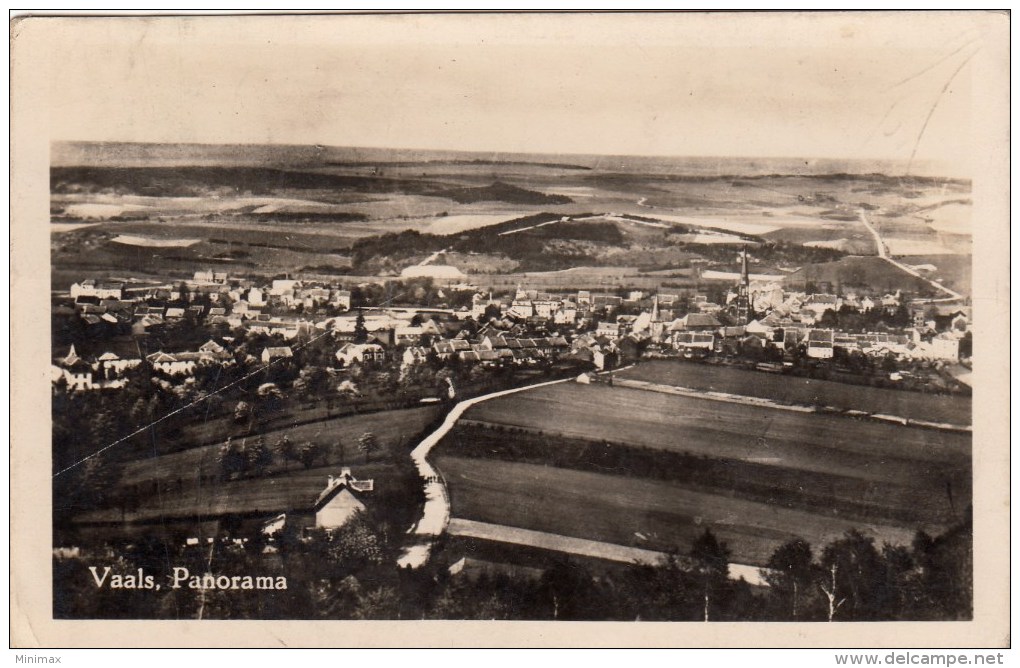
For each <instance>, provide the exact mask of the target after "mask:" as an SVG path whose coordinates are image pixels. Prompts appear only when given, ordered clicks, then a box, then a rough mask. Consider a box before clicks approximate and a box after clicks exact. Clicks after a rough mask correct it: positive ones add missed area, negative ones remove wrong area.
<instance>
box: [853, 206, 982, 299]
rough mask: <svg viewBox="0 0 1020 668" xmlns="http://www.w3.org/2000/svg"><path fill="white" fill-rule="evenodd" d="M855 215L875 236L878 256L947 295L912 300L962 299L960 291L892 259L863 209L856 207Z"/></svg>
mask: <svg viewBox="0 0 1020 668" xmlns="http://www.w3.org/2000/svg"><path fill="white" fill-rule="evenodd" d="M857 215H858V216H859V217H860V219H861V223H862V224H863V225H864V227H865V228H867V230H868V232H870V233H871V236H873V237H874V238H875V247H876V248H877V249H878V257H880V258H882V259H883V260H885V261H886V262H888V263H889V264H891V265H893V266H894V267H897V268H898V269H902V270H903V271H905V272H907V273H908V274H910V275H911V276H916V277H917V278H920V279H921V280H922V281H925V282H926V283H928V284H929V285H931V286H932V287H933V288H935V289H936V290H938V291H940V292H944V293H945V294H946V295H947V296H946V297H944V298H942V299H926V300H914V301H925V302H949V301H955V300H957V299H964V296H963V295H961V294H960V293H958V292H954V291H953V290H950V289H949V288H947V287H946V286H944V285H942V284H941V283H939V282H938V281H933V280H931V279H930V278H926V277H924V276H922V275H921V274H920V273H919V272H918V271H917V270H916V269H914V268H913V267H910V266H907V265H905V264H903V263H901V262H897V261H896V260H894V259H892V258H891V257H889V249H888V248H887V247H886V245H885V242H884V241H882V235H880V234H879V233H878V230H877V229H875V227H874V225H872V224H871V221H870V220H868V216H867V214H866V213H865V212H864V209H858V210H857Z"/></svg>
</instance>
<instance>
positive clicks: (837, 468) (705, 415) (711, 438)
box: [464, 384, 970, 480]
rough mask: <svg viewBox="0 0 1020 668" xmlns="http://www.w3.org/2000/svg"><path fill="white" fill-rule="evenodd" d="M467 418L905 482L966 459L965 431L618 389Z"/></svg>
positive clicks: (539, 394)
mask: <svg viewBox="0 0 1020 668" xmlns="http://www.w3.org/2000/svg"><path fill="white" fill-rule="evenodd" d="M464 417H465V418H466V419H470V420H477V421H481V422H490V423H494V424H502V425H511V426H516V427H525V428H532V429H539V430H542V431H543V432H546V433H550V434H561V435H563V436H566V437H568V438H584V439H594V440H598V441H602V440H609V441H620V442H624V443H631V444H635V445H643V446H647V447H653V448H660V449H663V450H672V451H677V452H689V453H691V454H695V455H704V456H706V457H722V458H726V459H736V460H744V461H766V462H771V463H773V464H776V465H782V466H785V467H790V468H795V469H801V470H808V471H820V472H826V473H834V474H839V475H851V476H858V477H868V478H871V479H875V480H895V479H897V478H900V477H901V476H908V477H909V476H912V475H913V474H914V473H915V472H916V470H917V466H918V465H919V464H921V463H928V464H943V465H950V466H957V465H959V466H965V465H967V462H968V461H969V458H970V437H969V435H966V434H959V433H950V432H941V431H934V430H927V429H917V428H907V427H902V426H899V425H892V424H882V423H877V422H865V421H857V420H851V419H850V418H846V417H840V416H833V415H822V414H803V413H794V412H789V411H782V410H776V409H773V408H759V407H754V406H745V405H740V404H730V403H720V402H716V401H710V400H703V399H691V398H688V397H678V396H673V395H667V394H660V393H655V392H647V391H643V390H634V389H628V388H621V387H615V388H613V387H607V386H594V387H593V386H583V385H575V384H568V385H559V386H552V387H543V388H539V389H536V390H533V391H529V392H522V393H520V394H517V395H513V396H508V397H504V398H500V399H496V400H493V401H487V402H483V403H481V404H478V405H477V406H474V407H472V408H471V409H470V410H469V411H467V413H465V416H464Z"/></svg>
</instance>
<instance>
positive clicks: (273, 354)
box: [262, 346, 294, 364]
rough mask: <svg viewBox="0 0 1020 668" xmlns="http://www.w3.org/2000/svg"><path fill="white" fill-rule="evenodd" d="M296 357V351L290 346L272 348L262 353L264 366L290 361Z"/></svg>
mask: <svg viewBox="0 0 1020 668" xmlns="http://www.w3.org/2000/svg"><path fill="white" fill-rule="evenodd" d="M292 357H294V351H293V350H291V348H290V346H271V347H269V348H266V349H265V350H263V351H262V362H263V364H269V363H270V362H272V361H273V360H278V359H290V358H292Z"/></svg>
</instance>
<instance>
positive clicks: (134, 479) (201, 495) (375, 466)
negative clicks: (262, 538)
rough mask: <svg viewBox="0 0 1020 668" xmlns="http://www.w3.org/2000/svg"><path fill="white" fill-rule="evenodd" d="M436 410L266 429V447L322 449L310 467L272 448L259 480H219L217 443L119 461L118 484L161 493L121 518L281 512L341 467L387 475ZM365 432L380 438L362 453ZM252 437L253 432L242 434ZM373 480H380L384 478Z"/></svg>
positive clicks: (107, 514)
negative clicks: (284, 443)
mask: <svg viewBox="0 0 1020 668" xmlns="http://www.w3.org/2000/svg"><path fill="white" fill-rule="evenodd" d="M438 412H439V409H438V408H437V407H434V406H429V407H423V408H412V409H408V410H399V411H384V412H380V413H369V414H365V415H355V416H351V417H345V418H338V419H334V420H327V421H323V422H315V423H312V424H304V425H297V426H294V427H288V428H286V429H280V430H277V431H274V432H270V433H267V434H264V435H263V437H264V439H265V442H266V444H267V445H268V446H269V447H270V448H273V446H274V445H275V444H276V442H277V441H278V440H279V439H280V438H282V437H283V436H284V435H286V436H287V437H288V438H289V439H290V440H291V442H292V443H294V444H298V445H299V444H302V443H304V442H306V441H307V442H312V443H315V444H318V445H321V446H322V447H323V448H324V450H325V455H324V457H323V459H321V460H319V461H318V462H316V466H315V468H312V469H307V470H306V469H303V468H301V465H300V464H298V463H297V462H284V461H282V460H281V459H280V457H279V456H275V453H274V459H275V461H274V463H273V464H272V465H270V466H269V467H268V468H267V470H266V475H265V476H264V477H258V478H250V479H244V480H234V481H229V482H221V481H219V480H218V479H217V478H218V475H219V471H220V469H219V463H218V459H217V454H218V452H219V450H220V447H221V445H222V444H216V445H209V446H204V447H199V448H192V449H190V450H185V451H183V452H178V453H174V454H170V455H163V456H161V457H153V458H151V459H138V460H136V461H131V462H128V463H126V464H124V466H123V473H122V475H121V477H120V480H119V482H118V485H117V486H118V488H120V489H121V490H128V489H134V488H138V489H141V490H142V491H143V492H144V490H147V489H152V488H153V487H154V486H156V485H157V484H158V486H159V490H160V491H159V493H153V494H150V495H148V496H145V498H143V499H142V501H141V503H140V504H139V506H138V507H137V508H135V509H134V510H133V511H131V512H129V513H128V514H127V515H126V519H128V520H146V519H155V518H161V517H165V518H172V517H188V516H189V515H195V514H198V515H216V514H223V513H238V512H253V511H255V510H258V511H261V512H278V511H281V510H286V509H288V507H290V508H293V507H296V506H293V505H291V506H288V505H287V504H289V503H297V502H298V501H299V500H302V499H303V500H305V501H307V502H309V503H310V501H308V499H309V498H311V500H314V498H315V495H316V494H318V492H319V491H320V490H321V488H322V487H323V486H324V484H325V479H326V476H327V475H330V474H334V473H337V467H338V466H340V465H346V466H350V467H352V468H353V470H354V473H355V475H356V476H357V477H361V478H371V477H372V476H380V475H381V477H382V478H383V479H384V478H385V473H386V472H388V471H390V470H391V469H392V464H391V461H392V460H393V458H394V457H398V458H402V457H405V456H406V452H407V451H408V450H409V449H410V447H411V445H413V442H414V441H413V439H414V438H415V437H416V436H418V434H419V433H420V432H421V431H422V430H424V429H425V427H426V426H427V425H428V424H429V423H430V422H432V420H434V419H435V417H436V416H437V415H438ZM366 431H371V432H372V433H373V434H375V436H376V438H377V441H378V444H379V448H378V450H376V451H375V452H373V453H370V455H369V456H368V457H367V458H366V457H365V456H364V455H363V454H362V453H361V452H359V450H358V438H359V437H360V436H361V435H362V434H363V433H365V432H366ZM255 438H257V437H256V436H252V437H249V439H248V440H254V439H255ZM237 440H239V441H240V440H243V439H237ZM338 443H342V444H343V446H342V447H341V446H340V445H338ZM210 480H213V481H214V482H210ZM378 484H381V485H383V486H385V482H383V481H380V482H379V483H378ZM168 490H169V491H168ZM309 495H310V497H309ZM120 517H121V515H120V512H119V511H117V510H100V511H95V512H93V513H89V514H88V515H84V516H82V517H79V518H78V519H79V520H80V521H108V520H115V519H120Z"/></svg>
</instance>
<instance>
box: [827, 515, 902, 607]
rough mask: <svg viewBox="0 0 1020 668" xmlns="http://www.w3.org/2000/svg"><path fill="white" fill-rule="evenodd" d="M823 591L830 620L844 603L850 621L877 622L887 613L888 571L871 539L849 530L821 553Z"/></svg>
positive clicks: (854, 530)
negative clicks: (827, 604)
mask: <svg viewBox="0 0 1020 668" xmlns="http://www.w3.org/2000/svg"><path fill="white" fill-rule="evenodd" d="M821 561H822V568H823V570H824V574H823V576H822V579H823V583H822V592H823V593H824V594H825V596H826V598H827V599H828V600H829V614H830V621H831V619H832V617H833V616H835V614H836V612H837V610H838V609H839V608H840V606H841V605H842V604H843V602H844V601H845V602H846V605H847V609H846V615H847V616H848V618H849V619H853V620H869V621H874V620H880V619H885V618H887V616H888V615H889V613H890V605H889V603H890V601H889V594H890V592H889V590H888V584H887V578H886V576H887V572H886V568H885V563H884V562H883V560H882V555H881V554H879V552H878V550H877V549H875V542H874V539H873V538H869V537H867V536H865V535H864V534H862V533H861V532H859V531H857V530H856V529H851V530H849V531H847V532H846V533H845V534H844V535H843V537H842V538H840V539H839V540H836V541H834V542H832V543H830V544H829V545H828V546H826V548H825V551H824V552H823V553H822V560H821Z"/></svg>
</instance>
